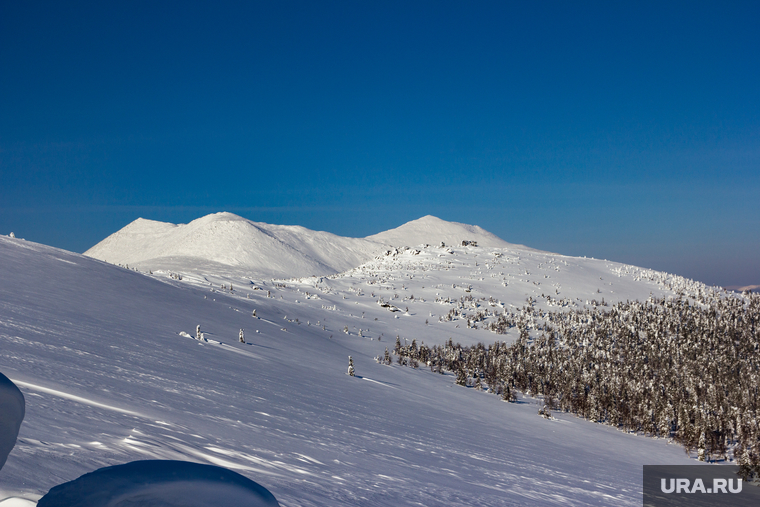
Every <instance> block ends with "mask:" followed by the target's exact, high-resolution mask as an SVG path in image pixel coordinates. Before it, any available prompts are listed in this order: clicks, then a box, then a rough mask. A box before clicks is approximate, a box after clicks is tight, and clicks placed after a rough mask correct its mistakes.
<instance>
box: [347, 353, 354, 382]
mask: <svg viewBox="0 0 760 507" xmlns="http://www.w3.org/2000/svg"><path fill="white" fill-rule="evenodd" d="M348 374H349V375H351V376H352V377H353V376H355V372H354V359H353V358H352V357H351V356H348Z"/></svg>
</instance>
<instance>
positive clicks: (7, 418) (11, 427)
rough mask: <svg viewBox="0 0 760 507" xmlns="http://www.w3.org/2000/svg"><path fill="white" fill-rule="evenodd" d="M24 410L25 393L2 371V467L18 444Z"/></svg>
mask: <svg viewBox="0 0 760 507" xmlns="http://www.w3.org/2000/svg"><path fill="white" fill-rule="evenodd" d="M24 411H25V403H24V395H23V394H21V391H19V389H18V387H16V384H14V383H13V382H11V380H10V379H9V378H8V377H6V376H5V375H3V374H2V373H0V468H3V465H5V460H6V459H8V455H9V454H10V453H11V449H13V446H14V445H16V437H17V436H18V430H19V429H20V428H21V421H23V420H24Z"/></svg>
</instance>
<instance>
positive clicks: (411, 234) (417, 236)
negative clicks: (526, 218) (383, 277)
mask: <svg viewBox="0 0 760 507" xmlns="http://www.w3.org/2000/svg"><path fill="white" fill-rule="evenodd" d="M367 239H369V240H372V241H377V242H379V243H386V244H390V245H393V246H415V245H419V244H422V243H427V244H431V245H436V244H439V243H445V244H447V245H459V244H461V243H462V241H477V243H478V245H480V246H485V247H496V248H503V247H509V246H512V245H510V244H509V243H507V242H506V241H504V240H503V239H501V238H499V237H498V236H496V235H495V234H492V233H490V232H488V231H486V230H485V229H483V228H481V227H478V226H477V225H468V224H462V223H459V222H447V221H446V220H442V219H440V218H438V217H435V216H433V215H425V216H424V217H421V218H418V219H416V220H412V221H411V222H407V223H405V224H404V225H402V226H400V227H396V228H395V229H391V230H388V231H385V232H381V233H379V234H375V235H373V236H367Z"/></svg>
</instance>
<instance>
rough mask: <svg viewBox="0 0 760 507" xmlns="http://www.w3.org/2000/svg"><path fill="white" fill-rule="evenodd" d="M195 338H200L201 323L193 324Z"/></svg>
mask: <svg viewBox="0 0 760 507" xmlns="http://www.w3.org/2000/svg"><path fill="white" fill-rule="evenodd" d="M195 339H196V340H200V339H201V325H200V324H198V325H197V326H195Z"/></svg>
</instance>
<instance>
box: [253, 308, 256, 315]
mask: <svg viewBox="0 0 760 507" xmlns="http://www.w3.org/2000/svg"><path fill="white" fill-rule="evenodd" d="M253 316H254V317H255V316H256V309H255V308H254V309H253Z"/></svg>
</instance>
